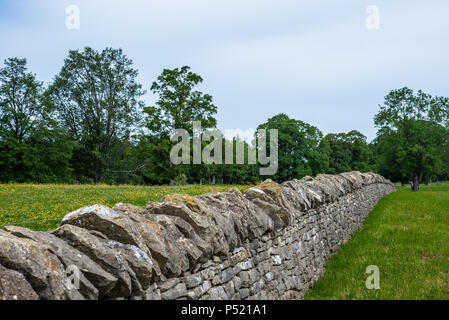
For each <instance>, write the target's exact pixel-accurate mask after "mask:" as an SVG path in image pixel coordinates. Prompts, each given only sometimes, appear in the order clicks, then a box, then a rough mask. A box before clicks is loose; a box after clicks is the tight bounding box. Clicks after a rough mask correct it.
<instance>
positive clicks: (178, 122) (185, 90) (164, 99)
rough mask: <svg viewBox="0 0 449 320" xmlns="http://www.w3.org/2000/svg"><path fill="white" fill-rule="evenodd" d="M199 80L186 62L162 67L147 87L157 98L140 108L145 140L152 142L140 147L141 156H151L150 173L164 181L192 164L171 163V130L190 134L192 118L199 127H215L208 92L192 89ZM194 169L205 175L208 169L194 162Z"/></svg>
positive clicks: (213, 110)
mask: <svg viewBox="0 0 449 320" xmlns="http://www.w3.org/2000/svg"><path fill="white" fill-rule="evenodd" d="M202 82H203V78H201V76H199V75H197V74H195V73H193V72H191V71H190V67H188V66H184V67H181V68H175V69H173V70H169V69H164V70H163V71H162V73H161V74H160V75H159V76H158V78H157V80H156V81H155V82H153V85H152V86H151V90H152V92H153V93H154V94H155V95H157V96H158V100H157V101H156V103H155V105H154V106H150V107H146V108H145V109H144V111H145V113H146V114H147V128H148V129H149V131H150V136H151V137H147V138H146V140H147V141H151V144H152V146H149V147H146V148H144V150H146V152H147V153H146V154H145V155H144V156H145V158H146V159H154V160H155V161H154V163H153V165H152V168H153V173H152V175H153V176H154V175H157V176H160V177H164V180H165V181H167V179H170V178H174V177H175V176H176V175H179V174H182V173H184V174H185V173H188V171H190V170H192V168H193V167H191V166H190V167H185V166H182V165H179V166H176V167H173V166H172V165H171V163H170V159H169V154H170V150H171V147H172V146H173V145H174V143H173V142H171V141H170V135H171V134H172V132H173V131H174V130H176V129H185V130H187V131H188V132H189V133H190V135H192V133H193V132H192V129H193V122H194V121H201V129H202V131H204V130H206V129H210V128H215V127H216V124H217V121H216V119H215V117H214V116H215V114H216V113H217V107H216V106H215V105H214V104H213V101H212V96H211V95H209V94H205V93H202V92H200V91H198V90H197V89H196V88H197V86H199V85H200V84H201V83H202ZM198 166H199V168H198ZM194 170H195V176H201V175H208V172H209V171H210V170H209V168H208V167H206V166H205V165H197V166H195V168H194ZM190 176H191V175H190ZM153 179H154V178H153Z"/></svg>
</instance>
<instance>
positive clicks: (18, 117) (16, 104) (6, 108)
mask: <svg viewBox="0 0 449 320" xmlns="http://www.w3.org/2000/svg"><path fill="white" fill-rule="evenodd" d="M4 64H5V66H4V67H3V68H1V69H0V128H1V131H2V132H1V133H2V135H3V136H5V135H6V136H9V137H12V138H14V139H16V140H17V141H19V142H23V141H24V140H26V139H27V138H29V136H30V133H31V131H32V130H33V127H35V125H36V124H37V123H38V122H39V121H42V119H43V118H44V117H45V115H46V113H47V112H46V109H45V108H44V106H43V104H42V103H41V97H42V96H41V94H42V90H43V89H42V83H41V82H39V81H37V80H36V76H35V75H34V74H33V73H31V72H27V67H26V60H25V59H18V58H9V59H6V60H5V63H4Z"/></svg>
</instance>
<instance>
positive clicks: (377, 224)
mask: <svg viewBox="0 0 449 320" xmlns="http://www.w3.org/2000/svg"><path fill="white" fill-rule="evenodd" d="M369 265H376V266H378V267H379V271H380V289H379V290H368V289H367V288H366V286H365V281H366V279H367V277H368V276H369V274H366V273H365V270H366V267H367V266H369ZM326 268H327V271H326V272H325V274H324V276H323V277H322V278H321V279H320V280H319V281H318V282H317V283H316V284H315V285H314V286H313V288H312V289H311V290H310V291H309V292H308V294H307V295H306V299H449V183H447V182H446V183H435V184H432V185H429V186H422V189H421V191H420V192H417V193H412V192H410V190H409V189H407V188H405V187H401V188H399V192H396V193H393V194H391V195H389V196H387V197H385V198H384V199H382V200H381V201H380V202H379V203H378V205H377V206H376V208H375V209H374V211H373V212H372V213H371V214H370V215H369V216H368V218H367V219H366V220H365V223H364V226H363V228H362V229H361V230H359V231H357V232H356V233H354V235H353V237H352V238H351V240H350V241H349V242H348V243H347V244H346V245H344V246H343V247H341V248H340V249H339V251H338V253H337V254H336V255H334V256H333V257H331V258H330V259H329V260H328V262H327V265H326Z"/></svg>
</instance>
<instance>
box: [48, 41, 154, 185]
mask: <svg viewBox="0 0 449 320" xmlns="http://www.w3.org/2000/svg"><path fill="white" fill-rule="evenodd" d="M132 66H133V62H132V61H131V60H130V59H129V58H127V57H126V55H125V54H123V52H122V50H121V49H112V48H106V49H104V50H102V51H100V52H99V51H96V50H94V49H92V48H89V47H86V48H85V49H84V50H83V51H79V50H70V51H69V55H68V57H67V58H66V59H65V60H64V65H63V67H62V69H61V71H60V72H59V74H58V75H57V76H56V77H55V80H54V82H53V84H52V85H51V86H50V88H49V91H48V96H49V97H51V100H50V103H51V104H53V105H54V106H55V108H56V110H57V115H58V119H59V121H60V123H61V125H62V126H63V127H66V128H68V129H69V130H70V133H71V134H72V136H73V139H74V140H75V141H77V145H76V150H75V152H74V158H73V164H74V169H75V170H74V171H75V173H76V174H77V178H78V179H79V180H80V179H83V177H84V178H87V179H93V180H94V181H95V182H100V181H102V180H103V178H104V176H105V174H106V172H107V171H108V169H109V168H111V166H112V164H113V163H114V161H115V160H116V158H117V156H118V155H117V154H114V153H115V152H118V153H120V152H122V151H121V148H117V145H120V144H121V143H123V142H124V141H126V139H127V138H128V137H129V136H130V133H131V132H132V131H133V130H135V129H137V128H138V127H139V111H140V110H141V109H142V108H143V101H141V100H140V98H141V96H142V95H143V94H144V93H145V91H144V90H142V86H141V84H139V83H137V82H136V78H137V75H138V71H137V70H136V69H133V67H132Z"/></svg>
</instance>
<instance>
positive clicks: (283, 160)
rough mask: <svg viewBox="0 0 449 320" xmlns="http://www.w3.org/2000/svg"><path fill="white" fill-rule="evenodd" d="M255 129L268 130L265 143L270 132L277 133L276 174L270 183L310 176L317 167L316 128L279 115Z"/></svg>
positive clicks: (317, 135)
mask: <svg viewBox="0 0 449 320" xmlns="http://www.w3.org/2000/svg"><path fill="white" fill-rule="evenodd" d="M257 129H258V130H259V129H266V130H267V141H269V130H270V129H277V130H278V157H279V159H278V160H279V164H278V171H277V173H276V174H275V175H274V176H273V177H271V178H272V179H273V180H276V181H279V182H283V181H286V180H291V179H294V178H301V177H303V176H306V175H313V174H314V168H315V169H317V168H318V167H319V166H318V165H317V161H319V156H318V152H317V148H318V145H319V143H320V140H321V138H322V133H321V131H320V130H319V129H318V128H316V127H314V126H312V125H309V124H307V123H305V122H303V121H300V120H295V119H291V118H289V117H288V116H287V115H286V114H283V113H281V114H278V115H276V116H274V117H272V118H270V119H268V120H267V122H265V123H263V124H261V125H259V127H258V128H257ZM268 145H269V144H267V146H268Z"/></svg>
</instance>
